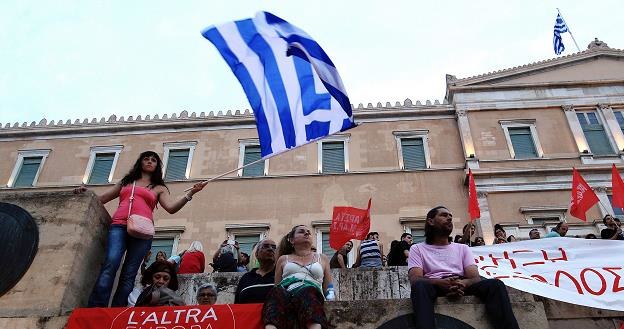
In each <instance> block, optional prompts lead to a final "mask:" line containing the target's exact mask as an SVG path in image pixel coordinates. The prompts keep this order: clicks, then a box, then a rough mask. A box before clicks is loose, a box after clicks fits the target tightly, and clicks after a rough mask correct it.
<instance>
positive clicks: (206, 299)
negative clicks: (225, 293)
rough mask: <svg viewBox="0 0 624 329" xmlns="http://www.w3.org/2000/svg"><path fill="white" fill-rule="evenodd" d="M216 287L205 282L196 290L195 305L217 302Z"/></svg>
mask: <svg viewBox="0 0 624 329" xmlns="http://www.w3.org/2000/svg"><path fill="white" fill-rule="evenodd" d="M218 294H219V293H218V292H217V288H215V287H214V286H213V285H211V284H205V285H203V286H201V287H199V289H198V290H197V296H196V299H197V305H214V304H215V303H216V302H217V296H218Z"/></svg>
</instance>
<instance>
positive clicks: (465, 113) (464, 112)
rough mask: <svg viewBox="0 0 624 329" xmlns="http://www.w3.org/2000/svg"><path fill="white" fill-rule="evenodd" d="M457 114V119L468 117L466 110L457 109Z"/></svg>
mask: <svg viewBox="0 0 624 329" xmlns="http://www.w3.org/2000/svg"><path fill="white" fill-rule="evenodd" d="M455 113H456V114H457V117H465V116H467V115H468V114H467V111H466V110H465V109H457V111H456V112H455Z"/></svg>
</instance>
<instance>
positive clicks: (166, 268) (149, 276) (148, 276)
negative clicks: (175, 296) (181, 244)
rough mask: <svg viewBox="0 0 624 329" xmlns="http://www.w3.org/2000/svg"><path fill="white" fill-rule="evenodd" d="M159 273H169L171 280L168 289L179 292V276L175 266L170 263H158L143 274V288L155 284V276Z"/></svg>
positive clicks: (153, 264)
mask: <svg viewBox="0 0 624 329" xmlns="http://www.w3.org/2000/svg"><path fill="white" fill-rule="evenodd" d="M158 272H166V273H169V276H170V277H171V279H170V280H169V284H168V285H167V288H169V289H171V290H178V275H177V274H176V270H175V266H173V264H171V263H169V262H168V261H156V262H154V263H152V265H150V266H149V267H148V268H147V269H146V270H145V272H143V276H142V277H141V284H142V285H143V286H147V285H151V284H153V283H154V278H153V276H154V274H156V273H158Z"/></svg>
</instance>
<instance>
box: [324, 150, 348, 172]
mask: <svg viewBox="0 0 624 329" xmlns="http://www.w3.org/2000/svg"><path fill="white" fill-rule="evenodd" d="M343 172H345V158H344V143H343V142H324V143H323V173H343Z"/></svg>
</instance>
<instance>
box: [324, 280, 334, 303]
mask: <svg viewBox="0 0 624 329" xmlns="http://www.w3.org/2000/svg"><path fill="white" fill-rule="evenodd" d="M325 299H327V300H335V299H336V294H335V293H334V284H333V283H330V284H329V286H327V295H326V296H325Z"/></svg>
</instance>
